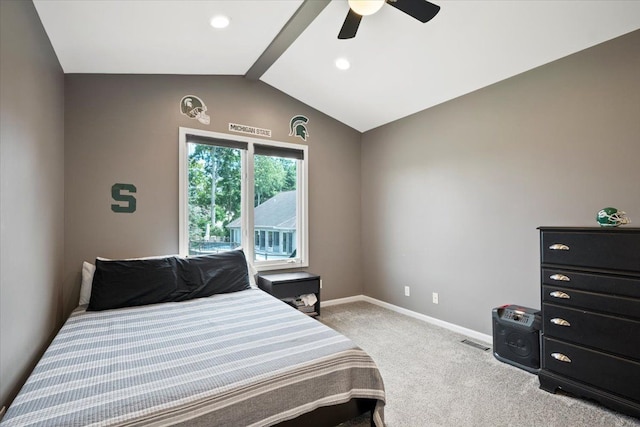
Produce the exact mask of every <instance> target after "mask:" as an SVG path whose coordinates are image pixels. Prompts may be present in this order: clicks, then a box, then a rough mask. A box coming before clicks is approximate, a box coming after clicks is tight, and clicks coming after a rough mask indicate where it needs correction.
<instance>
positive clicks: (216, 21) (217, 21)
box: [209, 15, 230, 30]
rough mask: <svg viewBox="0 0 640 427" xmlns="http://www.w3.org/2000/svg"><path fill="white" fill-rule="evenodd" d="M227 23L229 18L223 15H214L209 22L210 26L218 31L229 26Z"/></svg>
mask: <svg viewBox="0 0 640 427" xmlns="http://www.w3.org/2000/svg"><path fill="white" fill-rule="evenodd" d="M229 22H230V20H229V17H228V16H224V15H216V16H214V17H213V18H211V21H209V23H210V24H211V26H212V27H213V28H216V29H218V30H220V29H222V28H227V27H228V26H229Z"/></svg>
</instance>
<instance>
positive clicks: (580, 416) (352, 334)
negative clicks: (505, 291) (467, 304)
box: [318, 302, 640, 427]
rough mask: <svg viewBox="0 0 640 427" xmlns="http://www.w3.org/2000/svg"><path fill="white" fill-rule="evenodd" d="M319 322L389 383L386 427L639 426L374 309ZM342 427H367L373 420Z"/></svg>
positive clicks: (335, 313)
mask: <svg viewBox="0 0 640 427" xmlns="http://www.w3.org/2000/svg"><path fill="white" fill-rule="evenodd" d="M490 315H491V313H487V316H490ZM318 319H319V320H320V321H321V322H323V323H324V324H326V325H328V326H330V327H332V328H333V329H335V330H337V331H339V332H341V333H342V334H344V335H346V336H347V337H349V338H351V340H353V341H354V342H355V343H356V344H357V345H358V346H360V347H361V348H362V349H363V350H365V351H366V352H367V353H369V355H371V357H372V358H373V359H374V360H375V362H376V364H377V365H378V368H379V369H380V372H381V373H382V377H383V379H384V383H385V389H386V396H387V401H386V406H385V421H386V425H387V427H413V426H415V427H427V426H429V427H438V426H447V427H448V426H459V427H464V426H473V427H475V426H527V427H534V426H544V427H554V426H558V427H572V426H589V427H591V426H593V427H600V426H602V427H614V426H620V427H627V426H640V420H638V419H636V418H633V417H628V416H625V415H622V414H619V413H617V412H614V411H611V410H609V409H607V408H604V407H602V406H600V405H599V404H597V403H594V402H591V401H588V400H585V399H580V398H575V397H572V396H570V395H565V394H560V393H557V394H552V393H548V392H546V391H543V390H540V389H539V383H538V377H537V376H536V375H535V374H531V373H529V372H527V371H524V370H522V369H519V368H516V367H514V366H512V365H509V364H506V363H502V362H500V361H498V360H497V359H496V358H495V357H494V356H493V353H492V350H488V351H483V350H481V349H478V348H474V347H472V346H469V345H467V344H463V343H462V342H461V341H462V340H463V339H465V338H467V337H465V336H463V335H460V334H457V333H455V332H452V331H449V330H448V329H444V328H441V327H438V326H435V325H431V324H429V323H426V322H423V321H421V320H418V319H414V318H412V317H408V316H405V315H402V314H398V313H396V312H393V311H390V310H388V309H385V308H382V307H379V306H377V305H373V304H369V303H366V302H355V303H348V304H341V305H335V306H329V307H323V308H322V316H321V317H319V318H318ZM480 344H486V343H480ZM487 347H489V345H487ZM639 386H640V385H639ZM342 426H345V427H346V426H349V427H352V426H353V427H364V426H369V418H368V417H366V416H364V417H360V418H359V419H356V420H352V421H351V422H349V423H345V424H343V425H341V427H342Z"/></svg>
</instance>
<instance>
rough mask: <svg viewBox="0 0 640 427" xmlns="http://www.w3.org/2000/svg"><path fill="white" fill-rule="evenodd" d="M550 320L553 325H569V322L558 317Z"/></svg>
mask: <svg viewBox="0 0 640 427" xmlns="http://www.w3.org/2000/svg"><path fill="white" fill-rule="evenodd" d="M550 322H551V323H553V324H554V325H559V326H571V323H569V322H567V321H566V320H564V319H561V318H559V317H554V318H553V319H551V320H550Z"/></svg>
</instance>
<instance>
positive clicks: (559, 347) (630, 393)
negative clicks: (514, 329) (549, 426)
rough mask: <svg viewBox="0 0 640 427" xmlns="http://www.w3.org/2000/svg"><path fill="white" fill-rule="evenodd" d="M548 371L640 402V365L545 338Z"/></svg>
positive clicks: (544, 361) (545, 366)
mask: <svg viewBox="0 0 640 427" xmlns="http://www.w3.org/2000/svg"><path fill="white" fill-rule="evenodd" d="M543 348H544V354H543V355H542V366H543V368H544V369H548V370H549V371H553V372H556V373H558V374H561V375H565V376H566V377H569V378H573V379H575V380H577V381H581V382H583V383H587V384H591V385H593V386H595V387H599V388H601V389H604V390H607V391H610V392H612V393H616V394H621V395H622V396H625V397H627V398H629V399H633V400H635V401H637V402H640V387H638V384H640V363H638V362H635V361H633V360H629V359H624V358H620V357H615V356H612V355H609V354H606V353H602V352H599V351H594V350H589V349H586V348H583V347H580V346H576V345H571V344H568V343H564V342H560V341H556V340H554V339H550V338H547V337H545V338H544V342H543Z"/></svg>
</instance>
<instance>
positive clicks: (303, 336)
mask: <svg viewBox="0 0 640 427" xmlns="http://www.w3.org/2000/svg"><path fill="white" fill-rule="evenodd" d="M356 397H360V398H370V399H377V400H378V404H377V405H376V410H375V412H374V421H375V423H376V425H377V426H379V427H381V426H383V424H384V423H383V407H384V399H385V394H384V387H383V383H382V378H381V377H380V374H379V372H378V369H377V367H376V365H375V363H374V362H373V360H372V359H371V358H370V357H369V356H368V355H367V354H366V353H365V352H364V351H362V350H361V349H359V348H358V347H357V346H355V345H354V343H353V342H352V341H350V340H349V339H348V338H346V337H344V336H343V335H341V334H339V333H337V332H336V331H334V330H333V329H330V328H329V327H327V326H324V325H323V324H322V323H320V322H318V321H317V320H315V319H312V318H309V317H307V316H306V315H304V314H302V313H300V312H298V311H296V310H294V309H292V308H291V307H289V306H287V305H286V304H284V303H282V302H280V301H278V300H277V299H275V298H273V297H271V296H270V295H268V294H266V293H264V292H263V291H261V290H258V289H251V290H246V291H241V292H235V293H230V294H222V295H215V296H212V297H209V298H201V299H196V300H191V301H185V302H178V303H164V304H156V305H148V306H143V307H134V308H125V309H118V310H108V311H99V312H87V311H84V309H82V308H78V309H76V310H75V311H74V312H73V313H72V314H71V316H70V317H69V319H68V320H67V322H66V323H65V325H64V326H63V328H62V329H61V330H60V332H59V333H58V335H57V336H56V338H55V339H54V341H53V342H52V343H51V346H50V347H49V348H48V349H47V351H46V352H45V354H44V356H43V357H42V359H41V360H40V362H39V363H38V365H37V366H36V368H35V369H34V371H33V373H32V374H31V376H30V377H29V379H28V380H27V382H26V384H25V385H24V387H23V388H22V390H21V391H20V393H19V394H18V396H17V397H16V399H15V400H14V402H13V404H12V405H11V407H10V408H9V410H8V411H7V413H6V414H5V416H4V418H3V420H2V422H1V423H0V425H1V426H2V427H9V426H138V425H145V426H146V425H152V426H160V425H175V424H180V425H187V426H188V425H198V426H267V425H273V424H276V423H278V422H281V421H284V420H287V419H291V418H295V417H296V416H298V415H301V414H303V413H306V412H309V411H312V410H314V409H316V408H318V407H321V406H327V405H333V404H339V403H344V402H346V401H348V400H350V399H351V398H356Z"/></svg>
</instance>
